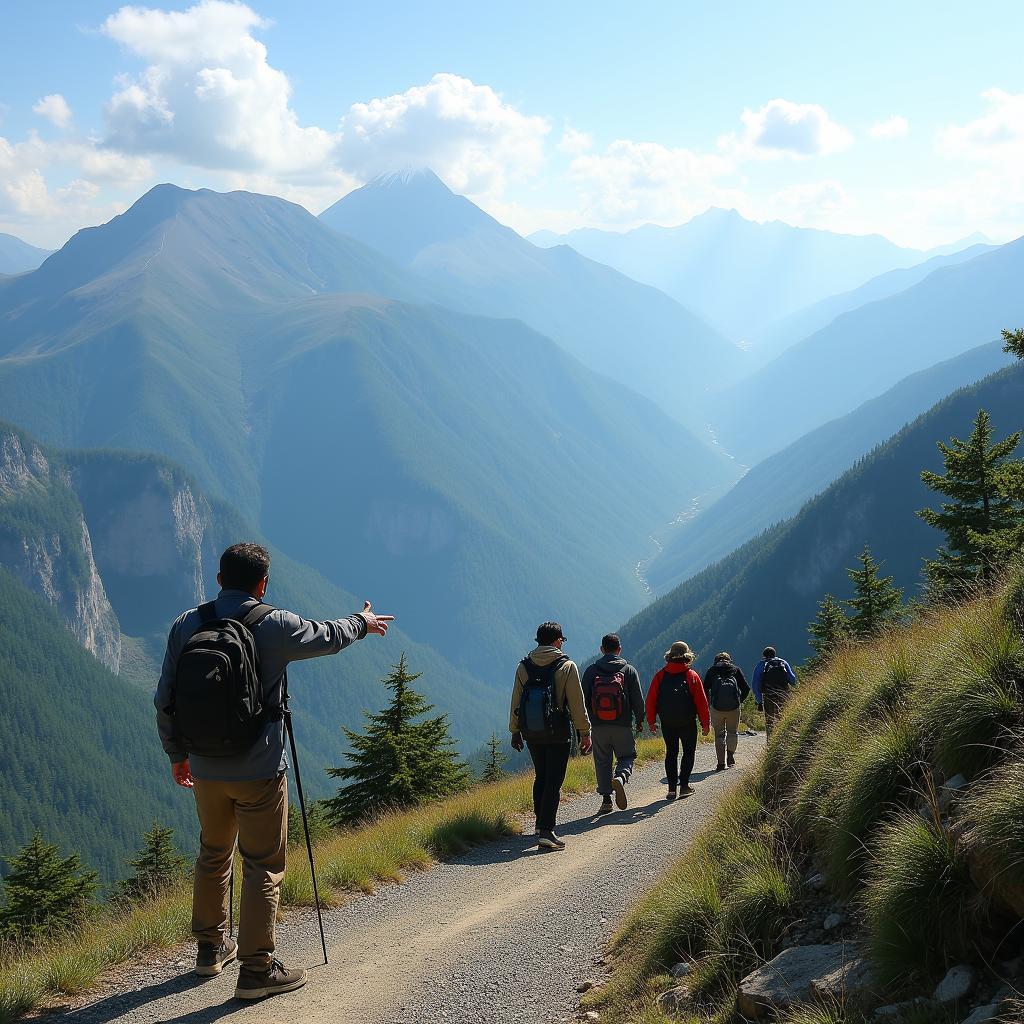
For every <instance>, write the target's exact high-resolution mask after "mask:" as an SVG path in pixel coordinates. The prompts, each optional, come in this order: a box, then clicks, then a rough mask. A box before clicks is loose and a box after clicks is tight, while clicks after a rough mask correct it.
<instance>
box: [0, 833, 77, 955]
mask: <svg viewBox="0 0 1024 1024" xmlns="http://www.w3.org/2000/svg"><path fill="white" fill-rule="evenodd" d="M7 865H8V867H9V868H10V873H9V874H8V875H7V877H6V878H5V879H4V880H3V887H4V897H5V903H4V906H3V908H2V909H0V930H2V931H5V932H7V933H8V934H9V935H13V936H14V937H16V938H19V939H28V940H32V939H35V938H39V937H40V936H41V935H42V934H43V932H44V931H46V930H48V929H52V928H61V927H67V926H69V925H73V924H76V923H77V922H78V921H80V920H81V919H82V918H83V917H84V916H85V914H86V912H87V910H88V909H89V906H90V904H91V902H92V897H93V894H94V893H95V892H96V885H97V876H96V872H95V871H88V870H85V869H83V867H82V864H81V861H80V860H79V857H78V854H77V853H73V854H71V855H70V856H69V857H65V858H63V859H62V858H61V857H60V854H59V853H58V850H57V847H56V846H53V845H51V844H50V843H47V842H44V840H43V837H42V834H41V833H40V832H38V831H37V832H36V833H35V834H34V835H33V836H32V838H31V839H30V840H29V841H28V843H26V844H25V846H23V847H22V848H21V850H20V851H19V852H18V853H16V854H15V855H14V856H13V857H8V858H7Z"/></svg>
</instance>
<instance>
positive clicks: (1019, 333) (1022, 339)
mask: <svg viewBox="0 0 1024 1024" xmlns="http://www.w3.org/2000/svg"><path fill="white" fill-rule="evenodd" d="M1003 351H1004V352H1009V354H1010V355H1012V356H1016V357H1017V358H1018V359H1024V330H1022V329H1021V328H1020V327H1018V328H1017V330H1015V331H1003Z"/></svg>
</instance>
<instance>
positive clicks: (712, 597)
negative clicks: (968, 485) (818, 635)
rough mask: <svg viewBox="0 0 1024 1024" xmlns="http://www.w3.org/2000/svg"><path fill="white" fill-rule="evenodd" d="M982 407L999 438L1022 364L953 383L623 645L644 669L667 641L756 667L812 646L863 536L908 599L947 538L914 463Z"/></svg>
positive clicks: (662, 603)
mask: <svg viewBox="0 0 1024 1024" xmlns="http://www.w3.org/2000/svg"><path fill="white" fill-rule="evenodd" d="M980 408H984V409H986V410H987V411H988V413H989V415H990V416H991V418H992V423H993V427H994V430H995V431H996V436H997V437H1005V436H1007V435H1009V434H1011V433H1013V432H1014V431H1017V430H1020V429H1021V427H1022V425H1024V413H1022V409H1024V366H1021V365H1015V366H1011V367H1008V368H1007V369H1005V370H1002V371H1000V372H999V373H996V374H993V375H992V376H990V377H987V378H985V379H984V380H982V381H979V382H978V383H977V384H975V385H973V386H970V387H965V388H963V389H961V390H959V391H956V392H955V393H953V394H952V395H950V396H949V397H948V398H946V399H944V400H943V401H941V402H940V403H938V405H936V406H935V407H934V408H932V409H930V410H929V411H928V412H927V413H925V414H924V415H922V416H921V417H919V418H918V419H917V420H915V421H914V422H913V423H911V424H910V425H908V426H907V427H905V428H904V429H903V430H901V431H900V432H899V433H897V434H896V435H895V436H894V437H893V438H891V439H890V440H889V441H887V442H886V443H885V444H883V445H881V446H880V447H878V448H877V449H875V450H874V451H872V452H871V453H870V454H869V455H867V456H866V457H865V458H864V459H862V460H861V461H860V462H859V463H857V465H856V466H854V467H853V468H852V469H850V470H849V471H848V472H847V473H845V474H844V475H843V476H842V477H840V478H839V479H838V480H837V481H836V482H835V483H834V484H832V485H831V486H830V487H828V488H827V489H826V490H825V491H823V492H822V493H821V494H820V495H818V496H817V497H816V498H814V499H812V500H811V501H809V502H808V503H807V504H806V505H805V506H804V507H803V509H801V511H800V512H799V513H798V514H797V515H796V516H794V517H793V518H792V519H790V520H787V521H786V522H784V523H781V524H780V525H778V526H775V527H773V528H772V529H770V530H768V531H766V532H765V533H764V534H762V535H761V536H759V537H757V538H755V539H754V540H751V541H749V542H748V543H746V544H744V545H743V546H742V547H740V548H739V549H737V550H736V551H735V552H733V553H732V554H730V555H729V556H727V557H726V558H724V559H722V560H721V561H719V562H717V563H716V564H714V565H712V566H710V567H709V568H707V569H705V570H703V571H702V572H700V573H698V574H697V575H696V576H693V577H692V578H691V579H689V580H687V581H686V582H685V583H683V584H681V585H680V586H678V587H676V588H675V589H674V590H672V591H670V592H669V593H668V594H666V595H665V596H664V597H662V598H660V599H659V600H657V601H655V602H654V603H653V604H652V605H650V606H649V607H648V608H645V609H644V610H643V611H642V612H640V614H638V615H636V616H635V617H634V618H633V619H631V620H630V621H629V622H628V623H626V625H625V626H623V627H622V630H621V634H622V640H623V646H624V648H625V649H626V650H627V652H628V653H629V654H630V655H631V656H632V657H633V658H635V660H636V661H637V663H638V665H639V666H640V667H641V669H642V671H643V672H644V673H646V674H650V673H652V672H653V670H654V669H656V668H657V667H658V666H659V665H660V664H661V661H662V653H663V652H664V650H665V649H666V648H667V646H668V645H669V643H671V642H672V641H673V640H677V639H682V640H686V641H687V643H689V644H690V646H691V647H693V648H694V649H695V650H696V651H697V652H698V654H699V658H698V666H699V667H704V666H705V665H706V664H707V663H710V661H711V659H713V657H714V655H715V653H716V652H717V651H720V650H727V651H729V652H730V653H732V654H733V656H734V657H736V658H737V659H738V660H739V662H740V664H742V665H745V666H752V665H753V663H754V662H755V661H756V660H757V658H758V656H759V655H760V652H761V649H762V648H763V647H764V646H766V645H767V644H772V645H774V646H776V647H777V648H778V649H779V652H780V654H781V655H782V656H783V657H785V658H787V659H788V660H790V661H792V662H793V663H794V664H796V663H799V662H801V661H803V660H804V659H805V658H806V657H807V656H808V654H809V647H808V636H807V625H808V623H809V622H810V621H811V620H812V619H813V618H814V616H815V613H816V611H817V604H818V601H820V600H821V599H822V597H823V596H824V595H825V593H826V592H831V593H833V594H835V595H836V596H837V597H844V596H847V595H849V594H850V592H851V585H850V582H849V580H848V578H847V576H846V569H847V568H848V567H853V566H855V565H856V558H857V555H858V554H859V553H860V552H861V550H862V549H863V548H864V545H865V544H866V543H870V545H871V550H872V552H873V554H874V556H875V557H876V558H877V559H879V560H884V562H885V573H886V574H887V575H888V574H892V575H893V576H895V581H896V584H897V585H898V586H900V587H903V588H905V591H906V596H907V598H910V597H913V596H914V595H915V594H916V593H917V592H918V590H919V587H920V585H921V583H922V576H921V568H922V561H923V559H924V558H926V557H927V558H933V557H934V555H935V550H936V548H937V547H938V546H939V544H940V543H941V541H942V536H941V534H938V533H937V532H936V531H935V530H933V529H932V528H931V527H929V526H927V525H926V524H925V523H924V522H922V521H921V519H919V518H918V517H917V516H916V515H915V514H914V513H915V511H916V510H917V509H920V508H924V507H927V506H929V505H932V504H934V497H935V496H934V495H933V494H932V492H931V491H929V490H928V489H927V488H926V487H925V485H924V484H923V483H922V481H921V475H920V474H921V471H922V470H923V469H931V470H933V471H936V472H938V471H941V470H942V458H941V455H940V453H939V451H938V448H937V446H936V442H938V441H947V442H948V440H949V439H950V438H951V437H953V436H956V437H961V438H962V437H966V436H967V435H968V434H969V433H970V432H971V425H972V422H973V420H974V418H975V416H976V415H977V413H978V410H979V409H980Z"/></svg>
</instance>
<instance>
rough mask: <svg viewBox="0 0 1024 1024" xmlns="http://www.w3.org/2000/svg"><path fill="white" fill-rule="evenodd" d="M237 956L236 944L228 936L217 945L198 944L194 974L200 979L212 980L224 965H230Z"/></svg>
mask: <svg viewBox="0 0 1024 1024" xmlns="http://www.w3.org/2000/svg"><path fill="white" fill-rule="evenodd" d="M237 955H238V943H237V942H235V940H234V939H233V938H231V936H230V935H228V936H226V937H225V938H224V939H223V940H222V941H221V942H220V943H219V944H216V943H213V942H200V943H199V951H198V952H197V953H196V974H198V975H199V976H200V977H201V978H212V977H213V976H214V975H215V974H220V972H221V971H223V970H224V965H225V964H229V963H231V961H232V960H234V959H235V957H236V956H237Z"/></svg>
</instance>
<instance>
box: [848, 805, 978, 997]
mask: <svg viewBox="0 0 1024 1024" xmlns="http://www.w3.org/2000/svg"><path fill="white" fill-rule="evenodd" d="M862 901H863V904H864V909H865V913H866V917H867V922H868V932H869V939H870V945H871V952H872V959H873V962H874V964H875V966H876V969H877V971H878V974H879V976H880V977H881V978H882V980H883V981H888V982H896V981H904V980H906V979H908V978H911V977H914V976H915V975H917V976H921V975H924V976H930V975H934V974H936V973H938V972H939V971H941V970H942V969H944V968H945V967H947V966H948V965H949V964H950V962H955V961H956V960H957V959H959V958H961V957H964V956H965V955H967V953H968V952H970V950H971V943H972V938H973V937H976V936H978V935H979V934H980V932H981V931H982V930H983V928H984V926H985V923H986V921H987V903H986V901H985V899H984V898H983V897H982V896H981V895H980V894H979V892H978V890H977V888H976V887H975V886H974V884H973V883H972V881H971V873H970V868H969V866H968V861H967V855H966V852H965V851H964V849H963V848H962V847H961V846H960V845H959V844H958V843H957V842H956V841H955V840H954V838H953V837H952V836H951V835H950V833H949V832H948V831H947V830H946V829H945V828H944V827H942V825H941V823H940V822H938V821H934V820H933V821H925V820H924V819H922V818H921V817H920V816H919V815H916V814H910V813H904V814H902V815H900V816H898V817H896V818H894V819H893V820H892V821H891V822H889V823H888V824H887V825H885V826H883V828H882V830H881V831H880V833H879V835H878V837H877V840H876V842H875V843H874V844H873V859H872V862H871V865H870V868H869V871H868V875H867V879H866V884H865V887H864V892H863V896H862Z"/></svg>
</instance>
